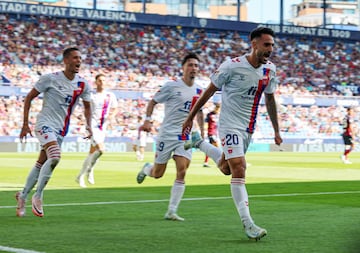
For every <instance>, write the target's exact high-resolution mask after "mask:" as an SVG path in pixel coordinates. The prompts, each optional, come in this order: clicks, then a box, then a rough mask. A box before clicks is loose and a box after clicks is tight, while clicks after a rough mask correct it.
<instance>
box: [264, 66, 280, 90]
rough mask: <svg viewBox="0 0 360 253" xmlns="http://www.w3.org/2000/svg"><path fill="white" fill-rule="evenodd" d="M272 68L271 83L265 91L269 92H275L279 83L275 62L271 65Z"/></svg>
mask: <svg viewBox="0 0 360 253" xmlns="http://www.w3.org/2000/svg"><path fill="white" fill-rule="evenodd" d="M270 67H271V68H270V69H271V76H270V82H269V85H268V86H267V87H266V88H265V90H264V92H265V93H267V94H273V93H275V91H276V87H277V85H278V83H279V80H278V79H277V77H276V68H275V65H274V64H271V65H270Z"/></svg>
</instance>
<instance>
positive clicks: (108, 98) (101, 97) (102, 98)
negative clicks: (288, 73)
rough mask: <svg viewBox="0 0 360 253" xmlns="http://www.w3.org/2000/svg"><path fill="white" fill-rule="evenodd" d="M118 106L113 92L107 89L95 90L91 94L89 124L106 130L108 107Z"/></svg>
mask: <svg viewBox="0 0 360 253" xmlns="http://www.w3.org/2000/svg"><path fill="white" fill-rule="evenodd" d="M117 106H118V103H117V99H116V96H115V94H114V93H112V92H109V91H103V92H96V93H95V94H92V95H91V112H92V116H91V120H92V122H91V126H92V127H97V128H99V129H100V130H106V127H107V118H108V117H109V113H110V109H111V108H116V107H117Z"/></svg>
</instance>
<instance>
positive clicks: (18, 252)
mask: <svg viewBox="0 0 360 253" xmlns="http://www.w3.org/2000/svg"><path fill="white" fill-rule="evenodd" d="M0 251H5V252H14V253H45V252H40V251H34V250H27V249H18V248H12V247H6V246H1V245H0Z"/></svg>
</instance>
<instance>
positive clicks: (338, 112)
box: [0, 14, 360, 140]
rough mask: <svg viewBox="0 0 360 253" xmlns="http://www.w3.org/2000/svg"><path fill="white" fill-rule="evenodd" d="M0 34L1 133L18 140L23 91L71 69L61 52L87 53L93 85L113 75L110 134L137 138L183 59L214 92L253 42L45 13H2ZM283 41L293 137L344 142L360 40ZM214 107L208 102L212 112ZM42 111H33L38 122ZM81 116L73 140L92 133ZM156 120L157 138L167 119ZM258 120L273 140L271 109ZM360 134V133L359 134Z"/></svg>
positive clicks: (280, 66) (279, 50) (285, 106)
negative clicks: (225, 69)
mask: <svg viewBox="0 0 360 253" xmlns="http://www.w3.org/2000/svg"><path fill="white" fill-rule="evenodd" d="M79 27H81V30H82V31H81V33H79V32H78V29H79ZM0 30H1V31H3V32H2V33H1V34H0V75H1V77H2V79H0V82H1V85H0V92H1V94H0V96H1V97H0V99H1V104H0V123H1V129H0V136H17V135H18V134H19V131H20V127H21V126H20V125H19V124H21V122H22V118H21V117H22V110H21V108H22V100H23V94H24V93H21V92H19V91H26V90H27V89H29V88H31V87H32V85H33V84H34V83H35V82H36V80H37V79H38V78H39V76H40V75H41V74H44V73H49V72H52V71H54V70H57V69H59V68H62V66H61V64H62V59H61V54H60V53H59V52H61V50H62V48H63V47H66V46H73V45H77V46H78V47H79V48H80V49H81V50H82V54H83V66H82V68H81V75H82V76H84V77H85V78H87V79H88V80H89V81H90V83H91V82H92V81H93V79H94V76H95V75H96V74H97V73H99V72H103V73H106V74H107V76H108V80H109V84H111V85H110V88H111V89H112V90H113V91H114V92H115V93H116V94H117V97H118V99H119V113H118V115H117V117H116V118H115V119H114V120H113V121H112V122H110V124H109V130H108V131H109V133H108V136H113V137H115V136H127V137H130V138H131V137H133V136H135V135H136V129H135V126H136V120H137V116H138V115H144V113H145V105H146V100H147V99H148V98H149V96H150V94H152V93H153V92H154V91H155V90H156V89H157V88H158V87H160V86H161V85H162V84H163V83H164V82H165V81H167V80H169V79H171V78H173V77H174V76H176V75H180V73H178V72H177V70H178V69H179V63H178V62H177V61H176V59H179V58H181V56H182V55H183V54H185V53H186V52H188V51H195V52H197V53H198V54H199V55H200V56H201V57H202V60H203V65H202V72H201V75H200V82H201V83H202V84H203V85H204V86H206V85H207V83H208V81H209V79H208V76H209V74H210V73H211V72H213V71H214V70H215V69H216V67H217V66H218V65H219V64H220V63H221V62H223V60H224V59H226V58H228V57H235V56H237V55H241V54H243V53H245V52H246V51H247V50H248V49H249V43H248V41H247V38H246V37H245V36H244V35H242V34H240V33H238V32H232V31H222V32H221V31H206V30H204V29H196V28H192V29H190V28H188V29H186V28H183V27H171V26H149V25H144V26H139V25H132V24H119V23H113V22H105V21H84V20H78V19H65V18H54V17H45V16H25V15H24V16H21V18H19V19H18V18H16V17H14V16H10V15H7V14H0ZM276 43H277V47H276V52H275V53H274V55H273V56H272V61H273V62H274V63H275V64H276V66H277V70H278V78H279V90H278V96H279V98H280V104H281V105H280V111H281V112H280V117H281V119H282V120H281V128H282V131H283V132H284V138H285V139H288V140H291V139H292V138H294V139H295V138H305V139H306V138H316V137H319V138H327V137H332V138H339V136H340V134H341V132H342V125H341V123H342V118H343V115H344V113H345V107H347V106H350V105H351V103H350V102H349V103H344V104H338V105H334V104H335V103H334V101H335V102H336V101H337V100H338V99H339V98H341V99H342V100H344V101H347V99H349V98H351V99H352V98H355V96H357V95H358V94H359V90H358V86H359V77H360V42H350V41H349V42H346V41H327V40H324V39H318V38H316V39H313V40H309V39H308V38H306V37H304V38H299V37H282V38H277V39H276ZM1 80H2V81H1ZM129 92H133V93H129ZM126 94H128V95H126ZM138 94H141V95H139V96H138ZM306 99H307V100H306ZM321 99H323V100H324V99H325V100H326V102H321V101H323V100H321ZM298 100H302V102H299V103H297V102H296V101H298ZM304 100H306V101H305V102H304ZM309 100H310V101H311V102H309V103H308V102H307V101H309ZM289 101H290V102H289ZM319 101H320V102H319ZM36 103H37V106H35V107H33V108H36V109H37V110H38V109H39V108H40V103H41V100H37V101H36ZM211 106H212V105H211V104H209V105H207V107H206V108H205V109H204V110H205V112H206V111H207V110H208V108H211ZM37 110H32V112H31V113H32V115H31V119H32V120H33V121H34V120H35V115H36V113H37ZM77 110H79V112H80V110H81V108H78V109H77ZM79 112H75V114H74V115H75V116H74V117H73V119H72V127H71V129H70V132H69V135H70V136H71V135H74V136H76V135H79V134H80V133H81V132H83V130H84V129H83V128H84V126H82V125H81V123H80V122H82V121H83V120H81V117H82V116H81V115H82V114H81V113H79ZM329 115H331V117H329ZM154 116H155V117H154V118H155V122H154V132H153V134H154V135H156V129H157V127H158V125H159V122H161V119H162V115H161V114H158V115H154ZM259 117H260V119H259V120H258V122H259V125H258V129H257V131H256V133H255V139H256V138H262V137H268V136H272V132H271V131H270V130H271V127H270V122H269V121H268V120H267V114H266V110H265V108H264V107H263V106H262V107H261V109H260V111H259ZM359 120H360V111H359V110H358V109H357V110H356V121H357V122H359ZM355 125H356V124H355ZM355 131H357V133H358V136H359V133H360V132H359V129H355Z"/></svg>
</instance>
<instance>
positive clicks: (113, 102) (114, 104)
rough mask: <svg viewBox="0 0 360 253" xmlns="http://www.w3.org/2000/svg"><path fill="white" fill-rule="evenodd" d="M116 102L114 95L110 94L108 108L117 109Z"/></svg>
mask: <svg viewBox="0 0 360 253" xmlns="http://www.w3.org/2000/svg"><path fill="white" fill-rule="evenodd" d="M117 107H118V102H117V98H116V96H115V94H114V93H112V92H110V108H117Z"/></svg>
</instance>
